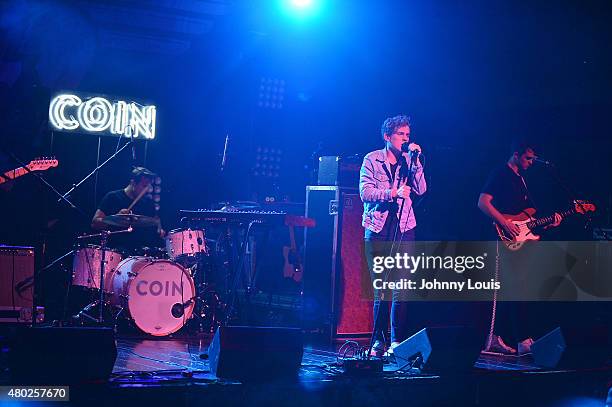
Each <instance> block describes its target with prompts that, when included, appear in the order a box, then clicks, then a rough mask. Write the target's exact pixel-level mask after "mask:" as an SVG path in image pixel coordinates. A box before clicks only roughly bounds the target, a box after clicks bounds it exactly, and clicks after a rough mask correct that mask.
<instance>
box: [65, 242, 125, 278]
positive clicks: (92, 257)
mask: <svg viewBox="0 0 612 407" xmlns="http://www.w3.org/2000/svg"><path fill="white" fill-rule="evenodd" d="M104 252H105V253H104V261H105V266H104V288H105V289H107V288H108V283H109V278H110V276H111V275H112V272H113V270H114V269H115V268H116V267H117V265H118V264H119V263H120V262H121V260H122V259H123V256H122V255H121V253H118V252H116V251H113V250H111V249H106V250H105V251H104ZM101 266H102V249H100V246H93V245H92V246H86V247H81V248H79V249H78V250H76V252H75V254H74V260H73V262H72V285H78V286H82V287H86V288H94V289H98V288H99V287H100V268H101Z"/></svg>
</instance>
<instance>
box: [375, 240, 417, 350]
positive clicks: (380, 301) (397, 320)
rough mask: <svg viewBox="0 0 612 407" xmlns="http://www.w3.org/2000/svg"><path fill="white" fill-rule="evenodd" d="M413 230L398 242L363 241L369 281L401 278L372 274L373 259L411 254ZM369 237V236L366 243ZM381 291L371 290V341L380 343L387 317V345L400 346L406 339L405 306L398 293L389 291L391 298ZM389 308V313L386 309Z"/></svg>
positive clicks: (406, 316)
mask: <svg viewBox="0 0 612 407" xmlns="http://www.w3.org/2000/svg"><path fill="white" fill-rule="evenodd" d="M414 236H415V234H414V229H411V230H408V231H406V232H405V233H404V234H403V236H402V241H399V242H396V243H395V244H393V242H389V241H386V240H366V241H365V255H366V259H367V262H368V269H369V271H370V277H371V280H372V281H374V279H380V278H382V279H385V280H387V281H394V280H396V279H398V278H401V275H395V276H393V277H390V276H387V275H385V273H382V274H379V273H375V272H374V258H375V257H379V256H382V257H385V256H395V253H402V254H403V253H408V254H412V253H414ZM372 237H373V236H372V235H370V239H371V238H372ZM391 249H393V250H391ZM385 294H387V293H386V292H385V291H383V290H377V289H374V307H373V315H374V339H375V340H379V341H381V342H382V341H384V339H385V333H386V332H387V328H388V327H389V317H390V319H391V321H390V322H391V342H401V341H403V340H404V339H406V335H407V332H406V331H407V318H408V312H407V309H408V307H407V306H408V303H407V302H406V301H402V294H403V293H402V291H401V290H393V291H392V292H391V295H387V296H388V297H391V298H387V297H385ZM389 307H390V308H391V309H389Z"/></svg>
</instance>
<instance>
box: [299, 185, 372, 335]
mask: <svg viewBox="0 0 612 407" xmlns="http://www.w3.org/2000/svg"><path fill="white" fill-rule="evenodd" d="M362 213H363V203H362V202H361V199H360V198H359V194H358V193H357V190H356V189H343V188H339V187H335V186H307V187H306V216H307V217H309V218H313V219H315V220H316V222H317V226H316V227H314V228H309V229H306V230H305V235H304V278H303V281H304V283H303V284H304V289H303V292H304V295H303V299H304V313H303V315H304V327H305V328H306V329H309V330H321V331H323V332H329V333H330V334H331V336H336V335H358V334H369V333H371V329H372V302H371V301H369V300H366V299H364V296H363V294H362V293H363V292H365V291H364V290H367V289H368V286H369V284H370V281H369V273H368V271H367V262H366V260H365V258H364V249H363V248H364V242H363V234H364V229H363V227H362V226H361V216H362Z"/></svg>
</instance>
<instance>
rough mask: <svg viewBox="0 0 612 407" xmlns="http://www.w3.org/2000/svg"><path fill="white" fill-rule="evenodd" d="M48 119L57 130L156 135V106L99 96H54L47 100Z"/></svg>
mask: <svg viewBox="0 0 612 407" xmlns="http://www.w3.org/2000/svg"><path fill="white" fill-rule="evenodd" d="M49 122H50V123H51V126H52V127H53V128H54V129H56V130H60V131H69V132H88V133H100V134H106V135H112V136H118V137H122V136H124V137H134V138H139V137H142V138H145V139H147V140H152V139H154V138H155V106H154V105H148V106H142V105H140V104H138V103H136V102H125V101H122V100H118V101H112V102H111V101H109V100H108V99H106V98H104V97H101V96H94V97H87V98H85V97H84V98H83V99H82V98H81V97H79V96H77V95H73V94H60V95H57V96H55V97H54V98H53V99H52V100H51V103H50V104H49Z"/></svg>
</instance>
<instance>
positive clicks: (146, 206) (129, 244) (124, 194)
mask: <svg viewBox="0 0 612 407" xmlns="http://www.w3.org/2000/svg"><path fill="white" fill-rule="evenodd" d="M155 177H156V175H155V173H154V172H152V171H150V170H148V169H146V168H144V167H134V169H133V170H132V172H131V174H130V183H129V184H128V185H127V186H126V187H125V188H123V189H118V190H116V191H110V192H108V193H107V194H106V195H105V196H104V198H102V201H100V204H99V205H98V209H97V210H96V213H95V214H94V217H93V219H92V221H91V227H92V228H94V229H97V230H110V229H117V228H116V227H114V228H113V227H111V226H109V224H107V223H106V222H105V221H104V218H106V217H107V216H109V215H114V214H130V213H131V214H135V215H144V216H149V217H152V218H156V212H155V206H154V204H153V200H152V199H151V198H150V197H148V196H147V190H148V189H149V188H150V187H151V184H152V183H153V180H154V179H155ZM134 201H136V203H134ZM128 208H131V209H128ZM163 235H164V230H163V229H162V227H161V222H159V219H158V223H157V226H155V225H154V226H139V225H138V224H135V225H134V230H133V231H132V232H130V233H119V234H115V235H112V236H110V238H109V241H108V247H111V248H114V249H119V250H122V251H125V252H126V253H129V254H140V253H139V252H140V251H141V250H142V248H143V247H161V246H163V241H162V240H161V238H162V237H163Z"/></svg>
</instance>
